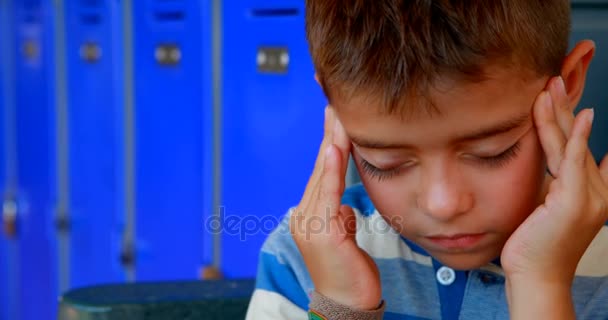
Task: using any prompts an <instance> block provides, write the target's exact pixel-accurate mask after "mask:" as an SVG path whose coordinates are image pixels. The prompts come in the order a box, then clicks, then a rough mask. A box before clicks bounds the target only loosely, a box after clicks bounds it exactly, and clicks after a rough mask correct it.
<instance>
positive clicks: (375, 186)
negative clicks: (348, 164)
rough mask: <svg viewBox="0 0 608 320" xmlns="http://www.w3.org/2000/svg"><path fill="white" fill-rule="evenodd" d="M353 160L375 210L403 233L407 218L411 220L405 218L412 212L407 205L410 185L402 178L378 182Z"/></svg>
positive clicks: (409, 196) (356, 159)
mask: <svg viewBox="0 0 608 320" xmlns="http://www.w3.org/2000/svg"><path fill="white" fill-rule="evenodd" d="M354 159H355V161H356V162H357V170H358V172H359V176H360V177H361V182H362V183H363V186H364V187H365V190H366V191H367V194H368V195H369V197H370V199H371V200H372V202H373V203H374V206H375V208H376V209H377V210H378V211H379V212H381V213H382V216H383V217H384V219H385V220H386V221H387V222H388V223H389V224H390V225H391V226H392V227H393V228H394V229H395V230H396V231H397V232H400V233H403V232H402V231H403V229H404V227H405V225H406V222H408V220H409V219H408V218H411V217H407V212H408V211H411V210H412V208H410V207H411V206H410V205H408V204H410V203H412V202H411V201H409V200H408V199H409V198H411V195H413V194H414V192H413V190H410V185H411V183H408V182H407V181H404V180H403V179H404V177H403V176H398V177H394V178H391V179H388V180H383V181H378V179H377V178H374V177H371V176H370V175H368V174H366V173H365V172H364V170H362V168H361V167H360V165H359V159H358V158H357V157H356V156H355V157H354ZM410 222H411V221H410Z"/></svg>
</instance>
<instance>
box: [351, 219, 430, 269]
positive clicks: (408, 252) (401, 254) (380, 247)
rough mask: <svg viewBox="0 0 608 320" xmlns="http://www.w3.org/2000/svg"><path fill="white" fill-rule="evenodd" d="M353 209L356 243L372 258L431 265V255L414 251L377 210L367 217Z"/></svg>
mask: <svg viewBox="0 0 608 320" xmlns="http://www.w3.org/2000/svg"><path fill="white" fill-rule="evenodd" d="M353 210H354V211H355V214H356V216H357V244H358V245H359V247H361V249H363V250H365V251H366V252H367V253H368V254H369V255H370V256H371V257H372V258H377V259H403V260H406V261H414V262H417V263H419V264H421V265H425V266H432V265H433V260H432V259H431V257H429V256H424V255H421V254H419V253H416V252H414V251H413V250H412V249H411V248H410V247H409V246H408V245H407V244H406V243H405V241H403V239H401V236H400V235H399V233H398V232H397V231H396V230H395V229H393V228H392V227H391V226H390V225H389V224H388V223H386V221H385V220H384V218H382V216H381V215H380V213H379V212H378V210H375V211H374V213H373V214H372V215H371V216H369V217H365V216H363V215H362V214H360V213H359V211H357V210H356V209H353Z"/></svg>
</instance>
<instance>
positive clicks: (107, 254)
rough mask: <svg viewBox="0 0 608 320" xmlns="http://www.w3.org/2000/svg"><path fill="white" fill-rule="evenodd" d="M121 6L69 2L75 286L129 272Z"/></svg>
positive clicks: (71, 233)
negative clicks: (124, 244)
mask: <svg viewBox="0 0 608 320" xmlns="http://www.w3.org/2000/svg"><path fill="white" fill-rule="evenodd" d="M120 5H121V4H120V2H119V1H118V0H110V1H101V0H88V1H65V2H64V7H63V9H64V10H65V14H64V17H65V28H66V31H67V32H66V33H65V36H66V38H65V41H66V42H65V43H66V47H65V48H66V50H65V57H66V62H67V104H68V112H67V122H68V128H69V146H70V148H69V190H70V196H69V220H70V230H69V246H70V249H69V253H70V256H69V259H70V263H69V279H70V281H69V286H70V287H71V288H73V287H82V286H86V285H91V284H95V283H105V282H117V281H121V280H123V279H124V274H123V273H124V272H123V270H122V266H121V265H120V260H119V257H120V249H121V239H120V237H121V233H120V232H121V227H122V225H123V221H122V215H121V212H122V210H123V207H122V201H121V200H120V199H121V197H122V196H123V190H122V187H121V184H122V183H123V177H122V175H121V171H122V165H123V158H122V154H123V152H122V148H123V144H122V137H123V135H122V113H123V108H122V105H123V104H122V95H121V94H120V93H121V91H122V89H123V86H122V84H123V82H122V76H123V75H122V68H121V51H120V50H121V45H122V38H121V35H122V30H121V24H120V22H121V20H122V16H121V15H120V14H121V11H120Z"/></svg>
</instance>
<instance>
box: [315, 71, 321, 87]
mask: <svg viewBox="0 0 608 320" xmlns="http://www.w3.org/2000/svg"><path fill="white" fill-rule="evenodd" d="M315 81H316V82H317V83H318V84H319V85H321V82H320V81H319V74H318V73H316V72H315Z"/></svg>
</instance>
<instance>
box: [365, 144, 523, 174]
mask: <svg viewBox="0 0 608 320" xmlns="http://www.w3.org/2000/svg"><path fill="white" fill-rule="evenodd" d="M520 148H521V146H520V144H519V141H518V142H517V143H515V144H514V145H513V146H511V147H510V148H508V149H507V150H505V151H503V152H502V153H500V154H497V155H495V156H491V157H476V160H478V161H479V162H480V163H481V164H482V165H484V166H488V167H490V168H500V167H503V166H505V165H506V164H507V163H509V161H511V160H513V159H515V157H517V155H518V153H519V150H520ZM360 163H361V167H362V168H363V171H364V172H365V173H366V174H368V175H370V176H371V177H372V178H376V179H378V181H383V180H387V179H390V178H392V177H394V176H396V175H398V174H399V173H400V172H401V169H402V167H397V168H393V169H386V170H385V169H379V168H377V167H376V166H374V165H373V164H371V163H369V162H367V161H366V160H365V159H363V158H361V161H360Z"/></svg>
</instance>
